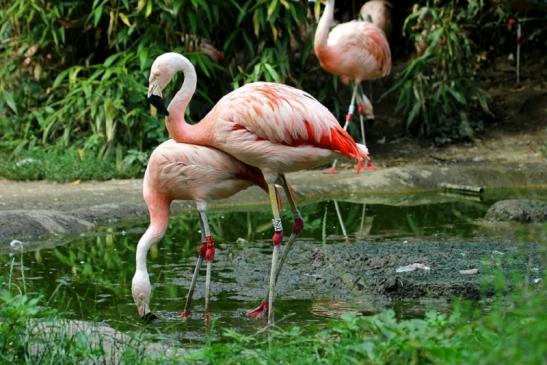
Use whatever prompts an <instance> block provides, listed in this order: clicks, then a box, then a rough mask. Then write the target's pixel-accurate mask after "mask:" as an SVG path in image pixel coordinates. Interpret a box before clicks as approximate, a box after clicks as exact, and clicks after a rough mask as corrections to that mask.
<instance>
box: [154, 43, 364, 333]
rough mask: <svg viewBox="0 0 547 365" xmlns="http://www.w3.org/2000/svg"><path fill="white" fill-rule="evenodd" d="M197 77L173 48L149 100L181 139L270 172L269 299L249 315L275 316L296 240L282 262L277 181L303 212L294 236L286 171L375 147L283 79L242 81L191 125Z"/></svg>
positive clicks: (160, 63) (160, 62)
mask: <svg viewBox="0 0 547 365" xmlns="http://www.w3.org/2000/svg"><path fill="white" fill-rule="evenodd" d="M178 71H182V72H183V73H184V83H183V84H182V87H181V89H180V90H179V91H178V92H177V94H176V95H175V96H174V98H173V100H172V101H171V104H170V105H169V107H168V108H167V109H166V108H165V104H164V103H163V98H162V91H163V89H164V88H165V86H166V85H167V84H168V83H169V81H170V80H171V79H172V78H173V76H174V75H175V73H177V72H178ZM196 82H197V80H196V71H195V69H194V66H193V65H192V63H191V62H190V61H188V59H187V58H186V57H184V56H182V55H180V54H177V53H172V52H171V53H165V54H163V55H161V56H159V57H158V58H156V60H155V61H154V63H153V64H152V69H151V74H150V80H149V89H148V95H149V101H150V102H151V103H152V104H153V105H155V106H156V107H157V108H158V110H159V111H160V112H163V113H165V114H166V115H167V118H166V125H167V129H168V130H169V133H170V135H171V136H172V137H173V138H174V139H176V140H177V141H178V142H184V143H191V144H198V145H205V146H212V147H215V148H218V149H220V150H222V151H225V152H227V153H229V154H230V155H232V156H234V157H235V158H237V159H238V160H240V161H242V162H244V163H247V164H249V165H252V166H256V167H258V168H259V169H260V170H261V171H262V173H263V175H264V178H265V180H266V183H267V184H268V191H269V194H270V203H271V206H272V212H273V216H274V219H273V227H274V235H273V238H272V241H273V246H274V247H273V254H272V266H271V271H270V284H269V286H268V291H267V297H268V300H267V301H265V300H264V301H262V303H261V304H260V306H259V307H258V308H256V309H255V310H253V311H250V312H249V315H250V316H252V317H260V316H262V315H264V313H265V311H266V310H267V311H268V322H269V323H271V322H272V321H273V298H274V293H275V281H276V280H275V279H276V277H277V275H278V273H279V271H278V270H280V268H281V266H282V265H283V262H284V261H283V260H284V257H286V253H288V250H290V245H289V243H290V244H292V242H291V240H289V242H288V243H287V245H286V247H285V250H284V254H283V255H282V257H281V259H280V261H279V264H278V262H277V261H278V257H279V246H280V244H281V241H282V239H283V226H282V223H281V218H280V197H279V195H278V192H277V190H276V188H275V184H276V183H278V184H280V185H281V186H282V187H283V188H284V190H285V193H286V194H287V197H288V200H289V204H290V207H291V210H292V211H293V214H294V216H295V221H294V224H293V228H292V234H291V237H296V235H298V233H299V232H300V231H301V229H302V227H303V220H302V217H301V215H300V212H299V211H298V209H297V208H296V204H295V202H294V199H293V197H292V194H291V189H290V188H289V186H288V184H287V181H286V179H285V175H284V173H286V172H289V171H296V170H301V169H307V168H312V167H314V166H319V165H322V164H325V163H328V162H331V161H332V160H333V159H335V158H336V157H340V156H344V157H347V158H351V159H354V160H355V161H357V162H358V163H360V162H361V161H362V160H363V159H368V151H367V149H366V147H365V146H364V145H357V144H356V143H355V141H354V140H353V139H352V138H351V137H350V136H349V134H348V133H347V132H346V131H345V130H344V129H342V128H341V127H340V125H339V124H338V121H337V120H336V118H335V117H334V116H333V115H332V114H331V113H330V112H329V110H328V109H327V108H325V107H324V106H323V105H322V104H321V103H319V102H318V101H317V100H316V99H315V98H313V97H312V96H311V95H309V94H308V93H306V92H304V91H302V90H298V89H295V88H293V87H290V86H286V85H282V84H275V83H266V82H256V83H251V84H247V85H245V86H242V87H241V88H239V89H237V90H234V91H232V92H230V93H229V94H227V95H225V96H224V97H223V98H222V99H221V100H220V101H219V102H218V103H217V104H216V105H215V106H214V107H213V109H212V110H211V111H210V112H209V113H208V114H207V115H206V116H205V118H203V120H202V121H200V122H199V123H197V124H195V125H189V124H187V123H186V121H185V120H184V110H185V109H186V106H187V105H188V103H189V102H190V99H191V98H192V95H193V94H194V92H195V89H196ZM175 106H176V107H175ZM358 168H359V165H358ZM278 268H279V269H278Z"/></svg>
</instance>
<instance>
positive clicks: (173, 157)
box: [131, 140, 266, 320]
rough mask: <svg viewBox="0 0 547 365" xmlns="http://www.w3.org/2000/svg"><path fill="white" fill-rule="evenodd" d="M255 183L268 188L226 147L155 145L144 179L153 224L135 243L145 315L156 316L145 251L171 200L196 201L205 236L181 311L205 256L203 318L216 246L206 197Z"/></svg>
mask: <svg viewBox="0 0 547 365" xmlns="http://www.w3.org/2000/svg"><path fill="white" fill-rule="evenodd" d="M253 184H256V185H258V186H260V187H262V188H263V189H265V190H266V182H265V181H264V177H263V176H262V173H261V172H260V170H259V169H257V168H256V167H252V166H248V165H246V164H244V163H242V162H240V161H238V160H236V159H235V158H233V157H231V156H230V155H228V154H226V153H224V152H222V151H219V150H216V149H214V148H211V147H204V146H196V145H190V144H184V143H177V142H175V141H174V140H168V141H166V142H163V143H162V144H160V145H159V146H158V147H156V149H155V150H154V151H153V152H152V155H151V156H150V160H149V162H148V166H147V168H146V172H145V174H144V182H143V196H144V201H145V202H146V205H147V207H148V211H149V215H150V225H149V226H148V229H147V230H146V232H145V233H144V234H143V235H142V237H141V238H140V240H139V243H138V245H137V254H136V261H137V265H136V271H135V275H134V276H133V280H132V285H131V292H132V294H133V299H134V301H135V304H136V305H137V310H138V312H139V315H140V316H141V318H142V319H145V320H151V319H153V318H155V316H154V315H153V314H152V312H150V296H151V291H152V287H151V284H150V278H149V276H148V271H147V268H146V256H147V254H148V250H149V249H150V247H151V246H152V244H154V243H156V242H158V241H159V240H160V239H161V238H162V237H163V235H164V234H165V230H166V228H167V224H168V221H169V208H170V205H171V202H172V201H173V200H193V201H195V203H196V207H197V210H198V211H199V217H200V225H201V236H202V237H201V239H202V244H201V246H200V248H199V250H198V256H197V261H196V267H195V270H194V274H193V276H192V281H191V284H190V289H189V291H188V295H187V297H186V305H185V307H184V311H183V312H182V313H181V316H182V317H188V315H189V314H190V306H191V302H192V295H193V292H194V288H195V285H196V280H197V276H198V273H199V269H200V267H201V263H202V261H203V259H205V261H206V262H207V271H206V279H205V318H206V320H208V319H209V313H210V312H209V302H210V301H209V297H210V296H209V292H210V290H209V288H210V282H211V268H212V262H213V258H214V255H215V248H214V241H213V237H212V235H211V230H210V229H209V223H208V220H207V202H208V201H210V200H214V199H223V198H227V197H229V196H231V195H233V194H235V193H237V192H238V191H240V190H243V189H246V188H247V187H249V186H251V185H253Z"/></svg>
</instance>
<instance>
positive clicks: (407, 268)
mask: <svg viewBox="0 0 547 365" xmlns="http://www.w3.org/2000/svg"><path fill="white" fill-rule="evenodd" d="M416 269H420V270H424V271H429V270H431V268H430V267H429V266H426V265H424V264H420V263H415V264H410V265H406V266H400V267H398V268H397V269H395V272H398V273H401V272H411V271H414V270H416Z"/></svg>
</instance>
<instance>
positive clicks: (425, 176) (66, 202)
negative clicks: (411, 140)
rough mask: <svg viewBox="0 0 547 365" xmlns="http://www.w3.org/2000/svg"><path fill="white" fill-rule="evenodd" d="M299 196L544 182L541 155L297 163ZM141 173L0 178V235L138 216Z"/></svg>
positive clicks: (235, 202)
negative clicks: (514, 159)
mask: <svg viewBox="0 0 547 365" xmlns="http://www.w3.org/2000/svg"><path fill="white" fill-rule="evenodd" d="M288 180H289V182H290V183H291V184H292V185H293V187H294V189H295V191H296V192H297V194H298V195H299V197H300V199H301V200H304V201H305V200H307V199H311V200H314V199H319V198H321V199H325V198H329V197H337V196H341V195H342V194H343V195H348V194H365V195H364V198H363V199H364V200H363V202H367V199H369V200H370V202H371V203H372V202H374V203H377V204H393V201H394V200H397V198H396V196H397V194H404V193H408V192H418V191H429V190H431V191H434V190H439V189H440V185H441V184H465V185H472V186H482V187H484V188H485V189H491V188H512V187H519V188H523V187H524V188H526V187H545V186H547V163H544V162H539V161H535V162H528V163H519V164H515V163H496V164H493V163H491V162H465V163H442V164H437V165H433V164H430V165H406V166H395V167H388V168H382V167H380V168H378V169H376V170H372V171H365V172H364V173H361V174H359V175H356V174H355V172H354V171H353V170H352V169H349V168H348V169H346V170H341V171H340V172H339V173H338V174H337V175H328V174H324V173H322V171H302V172H297V173H292V174H289V175H288ZM267 202H268V201H267V199H266V197H265V196H264V194H263V193H262V192H261V191H260V190H259V189H257V188H254V187H253V188H250V189H248V190H246V191H243V192H240V193H238V194H236V195H235V196H233V197H232V198H230V199H226V200H223V201H219V202H214V203H213V204H212V206H213V207H216V208H218V209H248V208H251V207H263V206H265V205H266V204H267ZM192 207H193V206H192V204H191V203H189V202H175V204H174V205H173V209H172V212H173V213H174V214H176V213H180V212H183V211H185V210H188V209H191V208H192ZM146 215H147V210H146V206H145V204H144V202H143V200H142V181H141V180H138V179H133V180H113V181H106V182H84V183H69V184H57V183H48V182H12V181H7V180H0V227H1V228H0V243H3V244H5V243H9V241H11V240H12V239H19V240H21V239H32V238H36V237H43V236H46V235H51V234H55V235H65V234H76V233H79V232H82V231H84V230H87V229H89V228H92V227H94V226H95V225H97V224H99V223H108V222H113V221H117V220H120V219H126V218H132V217H145V216H146Z"/></svg>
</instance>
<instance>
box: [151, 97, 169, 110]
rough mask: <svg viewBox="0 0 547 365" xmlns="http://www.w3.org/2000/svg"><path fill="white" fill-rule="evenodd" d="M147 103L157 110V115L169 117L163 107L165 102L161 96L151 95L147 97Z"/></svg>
mask: <svg viewBox="0 0 547 365" xmlns="http://www.w3.org/2000/svg"><path fill="white" fill-rule="evenodd" d="M148 102H149V103H150V104H152V105H153V106H155V107H156V109H158V113H160V115H169V112H168V111H167V108H166V107H165V101H164V100H163V98H162V97H161V96H159V95H155V94H152V95H150V96H149V97H148Z"/></svg>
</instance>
